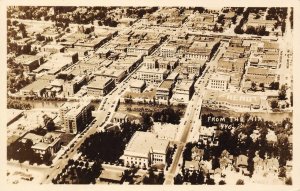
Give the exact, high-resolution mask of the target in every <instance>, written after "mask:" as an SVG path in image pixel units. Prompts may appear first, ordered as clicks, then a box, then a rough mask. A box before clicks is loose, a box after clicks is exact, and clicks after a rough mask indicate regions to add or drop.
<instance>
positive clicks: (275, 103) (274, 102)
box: [271, 100, 278, 109]
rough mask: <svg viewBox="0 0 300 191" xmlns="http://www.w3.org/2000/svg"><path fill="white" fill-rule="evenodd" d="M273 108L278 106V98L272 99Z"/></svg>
mask: <svg viewBox="0 0 300 191" xmlns="http://www.w3.org/2000/svg"><path fill="white" fill-rule="evenodd" d="M271 108H272V109H276V108H278V101H277V100H272V101H271Z"/></svg>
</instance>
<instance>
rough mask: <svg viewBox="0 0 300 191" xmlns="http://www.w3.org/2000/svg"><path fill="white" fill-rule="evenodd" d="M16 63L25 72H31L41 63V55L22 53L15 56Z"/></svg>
mask: <svg viewBox="0 0 300 191" xmlns="http://www.w3.org/2000/svg"><path fill="white" fill-rule="evenodd" d="M15 62H16V63H17V64H21V65H22V66H23V68H24V71H25V72H31V71H33V70H35V69H37V68H38V67H39V66H40V65H41V64H43V62H44V61H43V57H40V56H34V55H27V54H22V55H20V56H18V57H16V58H15Z"/></svg>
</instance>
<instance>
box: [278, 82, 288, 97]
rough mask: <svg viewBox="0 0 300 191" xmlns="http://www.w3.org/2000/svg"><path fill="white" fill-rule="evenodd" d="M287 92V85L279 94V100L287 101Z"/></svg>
mask: <svg viewBox="0 0 300 191" xmlns="http://www.w3.org/2000/svg"><path fill="white" fill-rule="evenodd" d="M286 90H287V87H286V86H285V85H282V86H281V88H280V91H279V94H278V98H279V100H285V99H286Z"/></svg>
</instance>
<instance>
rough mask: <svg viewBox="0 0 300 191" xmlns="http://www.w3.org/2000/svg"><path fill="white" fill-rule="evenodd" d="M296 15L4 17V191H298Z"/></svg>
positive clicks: (109, 10) (271, 11)
mask: <svg viewBox="0 0 300 191" xmlns="http://www.w3.org/2000/svg"><path fill="white" fill-rule="evenodd" d="M293 15H294V13H293V7H271V6H270V7H164V6H161V7H145V6H143V7H132V6H7V7H6V16H7V18H6V19H7V24H6V27H7V52H6V56H7V57H6V61H7V67H6V71H5V72H6V75H7V84H6V87H7V88H6V94H7V108H6V113H7V117H6V118H7V119H6V120H7V121H6V122H5V124H6V130H5V131H6V132H7V135H5V136H7V137H6V143H7V145H6V147H7V153H6V158H7V164H6V169H5V176H4V177H5V178H6V180H5V181H6V182H7V184H9V185H13V184H27V185H28V184H29V185H40V184H42V185H51V184H52V185H55V184H77V185H78V184H94V185H108V184H109V185H249V186H251V185H293V180H292V172H293V165H292V164H293V110H294V109H293V28H294V27H293ZM4 21H5V20H4Z"/></svg>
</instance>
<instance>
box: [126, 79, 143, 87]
mask: <svg viewBox="0 0 300 191" xmlns="http://www.w3.org/2000/svg"><path fill="white" fill-rule="evenodd" d="M145 84H146V83H145V81H143V80H133V81H132V82H131V83H130V87H131V88H142V87H143V86H144V85H145Z"/></svg>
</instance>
